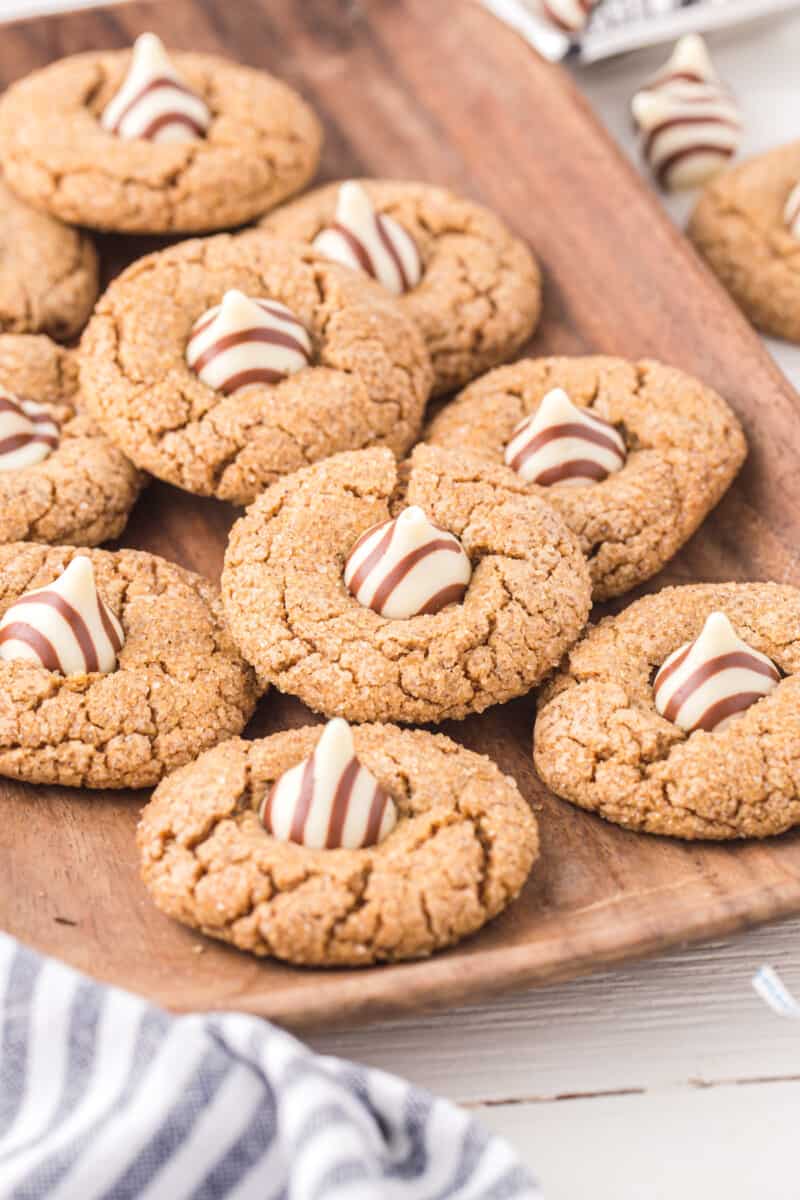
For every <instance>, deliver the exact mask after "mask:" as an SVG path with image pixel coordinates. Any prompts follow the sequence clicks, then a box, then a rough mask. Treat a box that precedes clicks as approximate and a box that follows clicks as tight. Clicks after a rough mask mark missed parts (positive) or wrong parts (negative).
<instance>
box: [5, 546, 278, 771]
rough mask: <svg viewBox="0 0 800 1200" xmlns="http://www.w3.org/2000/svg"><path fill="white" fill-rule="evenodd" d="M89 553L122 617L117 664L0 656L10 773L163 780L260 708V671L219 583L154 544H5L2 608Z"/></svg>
mask: <svg viewBox="0 0 800 1200" xmlns="http://www.w3.org/2000/svg"><path fill="white" fill-rule="evenodd" d="M79 553H85V554H86V555H87V557H88V558H90V559H91V561H92V564H93V566H94V570H95V575H96V578H97V586H98V588H99V591H100V594H101V596H102V598H103V600H104V601H105V602H106V604H107V605H108V606H109V607H110V608H111V610H112V612H113V614H114V615H115V616H116V617H117V619H118V620H119V621H120V622H121V623H122V628H123V631H124V636H125V642H124V645H123V647H122V649H121V651H120V652H119V654H118V656H117V668H116V670H114V671H113V672H111V673H110V674H107V675H102V674H97V673H94V674H88V675H72V676H69V677H65V676H64V675H61V674H60V673H58V672H54V671H48V670H46V669H45V668H44V667H41V666H39V665H38V664H37V665H34V664H33V663H28V662H22V661H14V662H6V661H0V775H7V776H10V777H11V778H12V779H20V780H23V781H24V782H26V783H51V784H63V785H65V786H68V787H89V788H140V787H152V786H153V785H154V784H156V783H157V782H158V780H159V779H160V778H161V777H162V775H165V774H166V773H167V772H168V771H172V770H174V769H175V768H176V767H179V766H181V765H182V764H183V763H185V762H188V761H189V760H191V759H193V758H195V757H196V755H198V754H199V753H201V752H202V751H203V750H206V749H208V747H210V746H213V745H215V744H216V743H217V742H219V741H221V740H222V739H223V738H226V737H231V736H232V735H235V734H238V733H241V731H242V729H243V728H244V725H245V723H246V721H247V720H248V718H249V716H250V714H251V712H252V711H253V708H254V706H255V702H256V697H257V694H258V693H257V688H256V683H255V679H254V677H253V673H252V671H251V670H250V668H249V667H248V666H247V665H246V663H244V662H243V661H242V659H241V658H240V657H239V655H238V653H237V651H236V648H235V646H234V645H233V642H232V641H231V638H230V634H229V633H228V629H227V626H226V624H225V619H224V616H223V613H222V606H221V604H220V600H219V593H218V591H217V589H216V588H215V587H213V586H212V584H210V583H208V582H207V581H206V580H205V579H202V578H201V577H200V576H199V575H194V574H192V573H191V572H190V571H185V570H184V569H183V568H182V567H178V566H176V565H175V564H174V563H169V562H166V561H165V560H164V559H162V558H157V557H156V556H155V555H152V554H144V553H141V552H139V551H135V550H118V551H116V552H115V553H111V552H109V551H106V550H87V551H85V552H84V551H78V550H76V549H74V548H72V547H63V548H55V547H47V546H37V545H32V544H31V543H27V542H22V543H15V544H13V545H10V546H0V616H2V615H3V613H5V611H6V610H7V609H9V608H10V607H11V605H12V604H14V603H15V602H16V601H17V600H18V599H19V597H20V596H22V595H23V593H25V592H28V591H30V590H32V589H34V588H37V587H43V586H44V585H45V584H49V583H51V582H52V581H53V580H54V579H56V578H57V577H58V576H59V574H60V573H61V571H62V570H63V569H64V567H65V566H66V565H67V564H68V563H69V562H70V561H71V560H72V559H73V558H74V557H75V555H76V554H79Z"/></svg>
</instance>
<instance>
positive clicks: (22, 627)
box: [0, 555, 125, 675]
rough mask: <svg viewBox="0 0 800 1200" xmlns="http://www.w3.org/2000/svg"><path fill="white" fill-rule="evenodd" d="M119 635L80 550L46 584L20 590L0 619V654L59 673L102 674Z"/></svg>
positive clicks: (113, 657) (111, 663) (112, 661)
mask: <svg viewBox="0 0 800 1200" xmlns="http://www.w3.org/2000/svg"><path fill="white" fill-rule="evenodd" d="M124 640H125V639H124V635H123V632H122V626H121V625H120V623H119V621H118V620H117V618H116V617H115V616H114V614H113V613H112V612H111V610H110V609H109V607H108V606H107V604H106V603H105V602H104V600H103V598H102V596H101V595H100V593H99V592H98V590H97V586H96V584H95V580H94V568H93V567H92V564H91V561H90V560H89V559H88V558H86V556H85V555H78V557H77V558H73V560H72V562H71V563H70V564H69V566H68V567H67V568H66V570H64V571H62V573H61V574H60V575H59V577H58V579H56V580H55V581H54V582H53V583H51V584H48V586H47V587H43V588H36V590H35V591H32V592H26V593H25V594H24V595H23V596H21V597H20V599H19V600H18V601H17V602H16V604H13V605H12V606H11V608H9V609H8V611H7V612H6V614H5V616H4V617H3V619H2V621H0V659H5V660H6V661H7V662H10V661H13V660H15V659H21V660H24V661H26V662H33V663H38V664H39V665H40V666H42V667H46V668H47V670H48V671H60V672H61V674H62V675H87V674H90V673H91V672H93V671H100V672H102V673H103V674H108V673H109V672H110V671H113V670H114V668H115V667H116V665H117V652H118V651H119V650H120V649H121V648H122V645H123V642H124Z"/></svg>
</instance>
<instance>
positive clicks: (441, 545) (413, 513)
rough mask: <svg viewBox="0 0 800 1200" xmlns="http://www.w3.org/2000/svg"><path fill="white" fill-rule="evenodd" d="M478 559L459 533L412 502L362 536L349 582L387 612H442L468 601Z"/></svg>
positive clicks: (361, 597)
mask: <svg viewBox="0 0 800 1200" xmlns="http://www.w3.org/2000/svg"><path fill="white" fill-rule="evenodd" d="M471 577H472V564H471V563H470V561H469V557H468V555H467V554H466V552H465V550H464V547H463V546H462V545H461V542H460V541H459V540H458V538H457V537H456V536H455V534H453V533H449V532H448V531H447V530H446V529H443V528H442V527H441V526H440V525H434V524H433V522H432V521H429V520H428V518H427V517H426V515H425V513H424V512H423V510H422V509H421V508H420V507H419V505H417V504H414V505H411V507H410V508H406V509H404V510H403V512H401V513H400V515H399V517H395V518H394V519H393V520H391V521H383V522H381V523H380V524H378V525H373V526H372V528H371V529H368V530H367V531H366V533H363V534H362V535H361V537H360V538H359V539H358V541H357V542H356V544H355V545H354V546H353V549H352V550H351V551H350V554H349V555H348V557H347V563H346V564H345V570H344V581H345V583H346V584H347V587H348V588H349V589H350V591H351V592H352V593H353V595H354V596H355V598H356V600H358V602H359V604H364V605H365V606H366V607H367V608H371V609H374V611H375V612H376V613H380V615H381V616H382V617H390V618H401V619H402V618H408V617H416V616H420V615H422V614H426V613H437V612H439V611H440V609H442V608H444V607H445V606H446V605H448V604H456V603H458V601H460V600H463V598H464V593H465V592H466V590H467V585H468V584H469V581H470V578H471Z"/></svg>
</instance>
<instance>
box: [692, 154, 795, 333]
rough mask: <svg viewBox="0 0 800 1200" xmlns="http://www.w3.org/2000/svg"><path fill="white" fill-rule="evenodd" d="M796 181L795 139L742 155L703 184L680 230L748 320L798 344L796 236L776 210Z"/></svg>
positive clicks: (778, 210) (780, 210) (767, 331)
mask: <svg viewBox="0 0 800 1200" xmlns="http://www.w3.org/2000/svg"><path fill="white" fill-rule="evenodd" d="M798 182H800V141H798V142H792V143H790V145H788V146H780V147H778V149H777V150H770V151H769V152H768V153H767V154H760V155H758V156H757V157H756V158H750V159H748V160H747V161H746V162H743V163H740V164H739V165H738V166H736V167H732V168H731V169H730V170H728V171H725V173H724V174H722V175H719V176H717V178H716V179H713V180H712V181H711V183H709V184H708V186H707V187H706V188H705V190H704V191H703V193H702V194H701V196H700V199H699V200H698V202H697V205H696V207H695V209H694V212H693V213H692V215H691V218H690V220H689V226H688V231H687V232H688V234H689V237H690V238H691V240H692V241H693V242H694V244H695V246H696V247H697V249H698V250H699V251H700V253H701V254H702V255H703V257H704V258H705V259H706V261H707V262H708V264H709V266H710V267H711V269H712V270H713V271H714V272H715V273H716V275H718V276H719V279H720V281H721V282H722V283H723V284H724V286H725V287H726V288H727V289H728V291H729V292H730V293H731V295H732V296H733V298H734V300H735V301H736V303H737V304H738V305H739V306H740V307H741V308H742V309H743V310H744V312H745V314H746V315H747V316H748V317H749V318H750V320H751V321H752V322H753V324H754V325H757V326H758V328H759V329H761V330H763V331H764V333H771V334H774V335H775V336H776V337H782V338H787V339H788V340H789V341H791V342H800V273H798V270H797V261H798V257H797V256H798V253H800V242H798V240H797V238H795V237H793V236H792V234H791V233H790V231H789V228H788V227H787V225H786V223H785V220H784V209H785V207H786V202H787V200H788V198H789V194H790V193H791V191H792V189H793V188H794V187H795V185H796V184H797V183H798Z"/></svg>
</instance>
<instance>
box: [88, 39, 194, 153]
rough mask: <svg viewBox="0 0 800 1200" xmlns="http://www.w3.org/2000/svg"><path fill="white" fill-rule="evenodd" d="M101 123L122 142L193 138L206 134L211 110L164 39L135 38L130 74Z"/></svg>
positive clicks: (174, 140) (187, 140)
mask: <svg viewBox="0 0 800 1200" xmlns="http://www.w3.org/2000/svg"><path fill="white" fill-rule="evenodd" d="M100 123H101V125H102V126H103V128H104V129H107V130H108V132H109V133H113V134H115V135H116V136H117V137H119V138H122V139H123V140H124V141H133V140H135V139H137V138H142V139H144V140H146V141H150V142H191V141H195V140H196V139H197V138H202V137H205V135H206V132H207V130H208V127H209V125H210V124H211V113H210V112H209V110H208V106H207V105H206V103H205V101H204V100H202V99H201V98H200V96H198V95H197V94H196V93H195V92H193V91H192V90H191V88H188V87H187V86H186V84H185V83H184V82H183V81H182V79H181V78H180V76H179V75H178V72H177V71H176V70H175V68H174V66H173V65H172V62H171V61H170V58H169V55H168V54H167V52H166V50H165V49H164V46H163V44H162V42H161V39H160V38H158V37H156V35H155V34H154V33H143V34H142V35H141V37H138V38H137V39H136V42H135V44H134V47H133V55H132V58H131V65H130V69H129V71H128V74H127V75H126V77H125V80H124V82H123V84H122V87H121V88H120V90H119V91H118V92H117V94H116V96H114V98H113V100H111V102H110V103H109V104H108V106H107V107H106V109H105V110H104V112H103V115H102V117H101V119H100Z"/></svg>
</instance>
